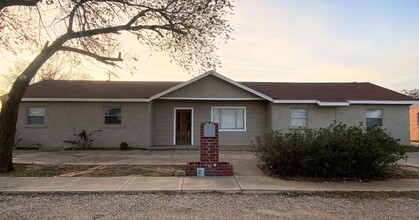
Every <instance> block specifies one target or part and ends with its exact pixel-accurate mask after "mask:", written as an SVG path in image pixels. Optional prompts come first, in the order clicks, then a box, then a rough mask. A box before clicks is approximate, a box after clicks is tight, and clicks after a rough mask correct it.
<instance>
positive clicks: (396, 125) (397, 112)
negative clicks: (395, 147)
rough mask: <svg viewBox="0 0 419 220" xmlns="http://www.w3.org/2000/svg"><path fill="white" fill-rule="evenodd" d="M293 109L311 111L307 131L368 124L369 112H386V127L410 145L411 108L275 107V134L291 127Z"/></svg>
mask: <svg viewBox="0 0 419 220" xmlns="http://www.w3.org/2000/svg"><path fill="white" fill-rule="evenodd" d="M291 108H306V109H308V122H307V127H308V128H318V127H326V126H328V125H330V124H331V123H333V121H335V120H336V121H337V122H342V123H345V124H347V125H359V124H360V123H362V125H364V126H365V124H366V109H368V108H378V109H382V110H383V127H384V128H385V129H386V130H387V131H388V132H389V133H390V134H391V135H392V136H393V137H394V138H397V139H400V142H401V143H402V144H409V143H410V137H409V134H410V132H409V112H408V111H409V106H407V105H350V106H346V107H321V106H318V105H316V104H272V106H271V113H272V116H271V118H272V119H271V124H272V129H273V130H282V131H288V130H289V129H292V127H291V116H290V109H291Z"/></svg>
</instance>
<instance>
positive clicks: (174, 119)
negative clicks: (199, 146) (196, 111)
mask: <svg viewBox="0 0 419 220" xmlns="http://www.w3.org/2000/svg"><path fill="white" fill-rule="evenodd" d="M176 110H191V145H193V134H194V133H193V108H192V107H175V108H174V109H173V145H176Z"/></svg>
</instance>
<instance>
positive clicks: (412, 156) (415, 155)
mask: <svg viewBox="0 0 419 220" xmlns="http://www.w3.org/2000/svg"><path fill="white" fill-rule="evenodd" d="M406 155H407V161H404V160H399V161H398V162H397V163H398V164H400V165H405V166H412V167H417V168H419V152H411V153H406Z"/></svg>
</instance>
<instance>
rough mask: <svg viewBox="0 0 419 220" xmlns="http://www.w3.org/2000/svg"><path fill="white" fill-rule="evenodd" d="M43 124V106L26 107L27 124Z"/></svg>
mask: <svg viewBox="0 0 419 220" xmlns="http://www.w3.org/2000/svg"><path fill="white" fill-rule="evenodd" d="M44 124H45V107H28V125H44Z"/></svg>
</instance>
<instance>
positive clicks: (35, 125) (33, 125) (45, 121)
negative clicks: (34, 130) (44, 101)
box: [25, 106, 47, 128]
mask: <svg viewBox="0 0 419 220" xmlns="http://www.w3.org/2000/svg"><path fill="white" fill-rule="evenodd" d="M29 108H44V112H45V114H44V123H43V124H29ZM46 126H47V108H46V107H45V106H28V107H27V108H26V124H25V127H38V128H42V127H46Z"/></svg>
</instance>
